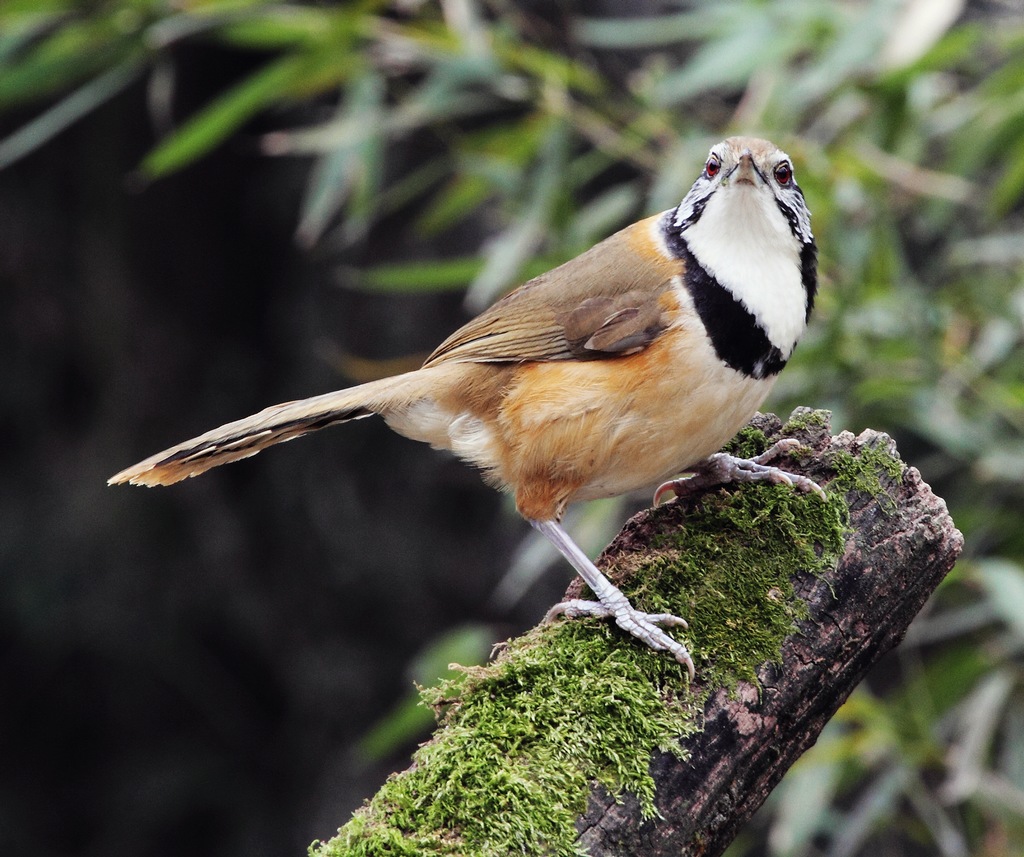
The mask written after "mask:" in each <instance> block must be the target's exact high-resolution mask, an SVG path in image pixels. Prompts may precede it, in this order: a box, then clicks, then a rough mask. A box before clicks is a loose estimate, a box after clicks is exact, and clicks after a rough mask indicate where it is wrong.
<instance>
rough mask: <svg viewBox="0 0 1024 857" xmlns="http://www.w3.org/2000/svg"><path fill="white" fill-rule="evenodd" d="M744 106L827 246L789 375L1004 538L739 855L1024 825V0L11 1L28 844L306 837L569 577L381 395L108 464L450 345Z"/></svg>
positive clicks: (608, 526)
mask: <svg viewBox="0 0 1024 857" xmlns="http://www.w3.org/2000/svg"><path fill="white" fill-rule="evenodd" d="M736 132H750V133H757V134H760V135H763V136H768V137H770V138H771V139H773V140H774V141H775V142H777V143H778V144H779V145H781V146H782V147H783V148H784V149H786V150H787V151H788V152H789V153H790V154H791V155H792V156H793V158H794V161H795V163H796V168H797V175H798V178H799V181H800V184H801V186H802V187H803V188H804V191H805V193H806V196H807V198H808V202H809V205H810V207H811V210H812V211H813V214H814V229H815V233H816V235H817V238H818V242H819V246H820V248H821V266H820V276H821V281H822V288H821V291H820V297H819V301H818V306H817V309H816V313H815V316H814V318H813V320H812V325H811V329H810V331H809V333H808V335H807V337H806V338H805V340H804V342H803V343H802V344H801V346H800V348H799V349H798V350H797V355H796V357H795V359H794V361H793V362H792V363H791V364H790V366H789V368H787V370H786V371H785V372H784V373H783V375H782V377H781V381H780V383H779V385H778V387H777V388H776V393H775V394H774V396H773V398H772V399H771V401H770V402H769V407H770V408H771V409H773V410H776V411H777V412H779V413H782V414H786V413H788V412H789V410H790V409H791V408H792V407H794V406H796V405H798V404H804V405H813V406H816V407H826V408H831V409H832V410H833V412H834V423H833V425H834V428H835V429H836V430H837V431H838V430H840V429H850V430H852V431H854V432H858V431H860V430H861V429H863V428H865V427H869V426H870V427H873V428H876V429H881V430H885V431H887V432H889V433H891V434H892V435H893V436H895V438H896V440H897V442H898V444H899V447H900V450H901V452H902V454H903V456H904V458H905V459H906V460H907V461H909V462H910V463H912V464H914V465H915V466H917V467H918V468H919V469H920V470H921V471H922V472H923V474H924V476H925V478H926V480H928V481H929V482H930V483H931V484H932V485H933V487H934V488H935V490H936V491H937V493H939V494H940V495H941V496H943V497H945V498H946V500H947V501H948V503H949V505H950V507H951V510H952V513H953V516H954V519H955V520H956V521H957V523H958V525H959V526H960V527H961V529H962V530H963V531H964V533H965V535H966V539H967V548H966V552H965V555H964V558H963V560H962V562H961V563H960V564H959V566H958V567H957V569H956V570H955V571H954V572H953V573H952V574H951V575H950V577H949V578H948V580H947V581H946V583H945V584H944V585H943V587H942V588H941V589H940V591H939V592H938V593H937V595H936V597H935V598H934V599H933V600H932V602H931V603H930V604H929V605H928V607H927V608H926V610H925V612H924V614H923V615H922V616H921V617H919V619H918V621H917V622H916V623H915V625H914V626H913V628H912V630H911V632H910V634H909V635H908V638H907V640H906V642H905V643H904V644H903V645H902V646H901V647H900V648H899V649H898V650H897V651H896V652H894V653H893V654H892V655H890V656H889V657H888V658H886V659H885V660H884V661H883V662H882V663H881V664H880V665H879V667H878V668H877V670H876V671H875V672H874V673H873V674H872V675H871V676H870V678H869V680H868V681H867V682H865V684H864V685H863V686H862V687H861V688H860V689H859V690H858V691H857V692H856V693H855V695H854V696H853V698H852V699H851V700H850V701H849V703H848V704H847V705H845V706H844V707H843V708H842V709H841V711H840V713H839V714H838V715H837V716H836V718H835V719H834V721H833V722H832V723H831V724H830V725H829V727H828V728H827V729H826V731H825V733H824V734H823V735H822V737H821V739H820V740H819V742H818V744H817V746H816V747H815V748H814V749H813V750H812V751H811V752H809V753H808V754H807V755H806V756H805V757H804V758H803V759H802V760H801V761H800V762H799V763H798V764H797V766H796V767H794V769H793V770H792V771H791V772H790V774H789V775H788V776H787V777H786V779H785V780H784V781H783V783H782V785H781V786H780V787H779V788H778V789H777V790H776V791H775V793H774V794H773V795H772V796H771V798H770V800H769V802H768V804H767V805H766V806H765V808H764V809H763V810H762V811H761V812H760V813H759V815H758V816H757V817H756V819H755V820H754V822H753V823H751V824H750V825H748V827H747V828H746V829H745V830H744V831H743V833H742V834H741V836H740V838H739V840H738V841H737V842H736V843H735V845H734V846H733V848H732V850H731V851H730V855H731V857H740V856H741V855H772V856H773V857H782V855H786V857H803V855H830V856H831V857H855V855H867V854H871V855H943V857H946V855H949V857H955V856H956V855H972V857H973V855H979V857H1014V855H1020V854H1022V853H1024V673H1022V667H1024V565H1022V563H1024V527H1022V523H1021V514H1022V512H1024V357H1022V352H1021V348H1020V346H1021V342H1022V338H1024V8H1022V4H1021V2H1020V0H858V2H854V0H848V2H840V1H839V0H835V2H816V0H781V2H774V3H767V2H757V0H722V2H710V0H708V2H671V0H664V2H653V0H651V2H647V0H635V2H631V3H628V4H626V3H616V2H611V0H592V2H579V3H569V2H567V0H566V2H556V3H553V2H542V0H442V2H423V0H390V2H384V0H362V2H358V3H356V2H352V3H327V2H320V3H299V2H295V3H284V2H258V0H109V2H104V0H95V2H90V3H78V2H72V0H5V2H4V3H3V4H2V5H0V306H2V311H0V330H2V335H0V354H2V358H3V365H4V370H3V371H2V372H0V387H2V395H0V409H2V410H0V419H2V427H3V434H4V436H5V443H4V444H3V445H2V447H0V456H2V459H0V463H2V474H3V475H2V477H0V687H2V689H3V690H2V692H0V843H2V847H3V851H4V853H6V854H27V853H33V854H38V855H97V856H98V855H104V857H118V855H127V854H131V855H133V857H149V855H152V857H160V856H161V855H181V854H191V855H223V857H233V855H242V854H245V855H252V854H267V855H288V854H301V853H303V852H304V850H305V848H306V846H307V845H308V843H309V842H310V841H311V840H313V839H316V838H323V839H326V838H328V837H329V836H331V835H332V834H333V833H334V832H335V830H336V828H337V827H338V826H339V825H340V824H342V823H344V822H345V821H346V820H347V818H348V816H349V813H350V812H351V811H352V810H353V809H354V808H355V807H356V806H358V805H359V804H360V803H361V801H362V800H363V799H364V798H366V797H368V796H369V795H371V794H372V793H373V792H374V791H375V790H376V788H377V787H378V785H379V784H380V783H381V782H382V780H383V778H384V777H385V776H386V775H387V774H388V773H389V772H390V771H393V770H397V769H400V768H402V767H404V766H405V764H406V759H407V756H408V753H409V751H410V749H411V748H412V747H414V746H415V744H416V742H418V741H420V740H423V739H424V738H425V736H426V735H427V734H428V732H429V727H430V724H431V722H432V720H431V716H430V714H429V713H428V712H427V711H425V710H424V709H422V708H417V706H416V698H417V697H416V692H415V682H420V683H430V682H432V681H433V680H435V679H436V678H437V677H438V676H439V675H441V674H443V672H444V670H445V668H446V665H447V664H448V663H449V662H450V661H460V662H462V663H472V662H480V661H481V660H483V659H485V658H486V657H487V655H488V652H489V650H490V646H491V644H492V643H494V642H496V641H499V640H502V639H505V638H506V637H508V636H509V635H512V634H515V633H517V632H518V631H519V630H521V629H523V628H525V627H527V626H529V625H531V624H533V623H534V622H536V621H537V620H538V619H539V618H540V616H541V615H542V614H543V612H544V610H545V609H546V607H547V606H548V605H550V604H551V603H552V602H553V601H554V600H556V599H557V598H558V597H559V595H560V594H561V592H562V591H563V590H564V588H565V586H566V584H567V583H568V581H569V579H570V572H569V569H568V568H567V567H566V566H565V565H564V564H563V563H561V562H558V561H556V560H555V558H554V557H553V556H552V553H551V552H550V551H549V550H548V549H547V548H546V547H545V546H544V545H541V544H538V543H537V542H536V541H535V540H533V539H532V537H531V536H530V534H529V533H528V532H527V529H528V528H527V527H526V526H525V524H523V522H522V521H520V520H518V519H517V517H516V516H515V514H514V511H513V509H512V506H511V504H510V503H509V502H508V501H507V499H505V498H503V497H501V496H499V495H498V494H496V493H495V492H493V491H491V490H490V489H487V488H486V487H484V486H483V484H482V483H481V482H480V480H479V478H478V477H477V475H476V474H475V473H474V472H473V471H472V470H470V469H469V468H468V467H466V466H463V465H462V464H460V463H459V462H457V461H455V460H454V459H452V458H451V457H450V456H447V455H444V454H440V453H437V452H433V451H431V450H429V449H427V448H426V447H423V446H421V445H418V444H415V443H413V442H411V441H408V440H405V439H403V438H400V437H397V436H395V435H393V434H391V433H390V432H389V431H388V430H387V429H386V427H385V426H384V425H383V424H382V423H380V422H379V421H375V420H364V421H360V422H358V423H354V424H351V425H348V426H346V427H343V428H339V429H332V430H330V431H326V432H322V433H318V434H316V435H314V436H312V437H309V438H306V439H304V440H302V441H301V442H300V443H297V444H288V445H286V446H284V447H280V448H276V449H274V450H273V451H271V452H269V453H266V454H264V455H261V456H259V457H258V458H256V459H253V460H250V461H246V462H243V463H240V464H235V465H232V466H231V467H228V468H223V469H219V470H216V471H213V472H211V473H210V474H208V475H207V476H204V477H203V478H202V479H200V480H196V481H194V482H189V483H187V484H182V485H178V486H175V487H173V488H170V489H159V490H142V489H127V488H118V489H108V488H107V487H106V486H105V484H104V483H105V480H106V478H107V477H108V476H109V475H111V474H112V473H114V472H115V471H117V470H119V469H121V468H122V467H124V466H126V465H128V464H131V463H132V462H134V461H136V460H138V459H140V458H142V457H144V456H146V455H149V454H150V453H152V452H155V451H157V450H159V449H161V448H163V447H165V446H168V445H170V444H172V443H175V442H178V441H180V440H183V439H185V438H187V437H190V436H192V435H194V434H196V433H198V432H201V431H204V430H206V429H209V428H212V427H214V426H216V425H219V424H220V423H222V422H225V421H228V420H231V419H235V418H238V417H241V416H244V415H247V414H249V413H250V412H252V411H255V410H258V409H259V408H262V407H264V406H265V405H268V404H272V403H274V402H278V401H282V400H286V399H292V398H298V397H303V396H307V395H312V394H316V393H320V392H325V391H327V390H330V389H334V388H337V387H340V386H345V385H348V384H350V383H353V382H356V381H360V380H366V379H368V378H371V377H378V376H381V375H385V374H390V373H393V372H395V371H399V370H401V369H405V368H411V367H413V366H415V365H417V364H418V362H419V361H421V360H422V359H423V357H424V356H425V355H426V354H427V353H428V352H429V351H430V350H431V349H432V347H433V346H434V345H435V344H437V342H439V341H440V340H441V339H442V338H443V337H444V336H445V335H446V334H447V333H448V332H450V331H451V330H452V329H453V328H455V327H456V326H457V325H458V324H460V323H461V322H462V321H464V320H465V319H467V318H468V317H469V316H470V315H472V314H474V313H475V312H477V311H479V310H480V309H481V308H483V307H484V306H486V305H487V304H488V303H490V302H491V301H492V300H494V299H495V297H496V296H498V295H499V294H501V293H502V292H503V291H504V290H505V289H507V288H508V287H510V286H512V285H515V284H517V283H519V282H521V281H522V280H524V279H525V278H527V277H528V276H531V275H533V274H536V273H539V272H540V271H543V270H545V269H547V268H549V267H551V266H553V265H554V264H556V263H558V262H561V261H564V260H565V259H568V258H571V257H572V256H574V255H576V254H577V253H579V252H580V251H582V250H584V249H585V248H587V247H588V246H590V245H591V244H593V243H594V242H596V241H597V240H599V239H601V238H603V237H604V236H606V235H607V234H609V233H610V232H612V231H614V230H615V229H617V228H619V227H620V226H623V225H625V224H627V223H629V222H631V221H633V220H636V219H638V218H639V217H641V216H644V215H646V214H649V213H653V212H657V211H660V210H663V209H665V208H669V207H671V206H673V205H675V204H676V203H677V202H678V201H679V199H680V198H681V196H682V194H683V193H685V191H686V190H687V189H688V188H689V186H690V184H691V183H692V181H693V179H694V178H695V177H696V175H697V174H698V172H699V170H700V169H701V166H702V164H703V161H704V158H705V157H706V152H707V149H708V148H709V146H710V145H712V144H713V143H714V142H716V141H717V140H719V139H720V138H722V137H723V136H726V135H727V134H729V133H736ZM647 499H648V498H646V497H639V498H626V499H624V500H621V501H614V502H612V501H609V502H605V503H598V504H590V505H589V506H587V507H586V508H581V509H578V510H574V513H573V517H572V518H571V519H570V521H569V524H568V526H569V529H570V531H571V532H573V533H575V534H577V535H578V536H579V538H580V541H581V542H582V543H583V545H584V547H585V548H586V549H587V550H588V551H590V552H591V553H592V554H594V553H596V552H597V551H598V550H599V549H600V547H601V546H602V545H603V544H604V543H605V542H606V541H607V540H608V539H609V538H610V537H611V535H612V534H613V533H614V532H615V530H616V529H617V527H618V526H620V525H621V523H622V521H623V520H624V519H625V517H626V516H627V515H628V514H629V513H630V512H631V511H633V510H635V509H637V508H640V506H641V505H643V504H644V503H645V502H646V501H647Z"/></svg>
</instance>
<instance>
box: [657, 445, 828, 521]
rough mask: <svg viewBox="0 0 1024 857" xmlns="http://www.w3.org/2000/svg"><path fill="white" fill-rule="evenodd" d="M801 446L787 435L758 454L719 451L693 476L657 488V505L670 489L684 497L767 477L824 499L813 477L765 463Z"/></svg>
mask: <svg viewBox="0 0 1024 857" xmlns="http://www.w3.org/2000/svg"><path fill="white" fill-rule="evenodd" d="M798 446H800V441H798V440H796V439H795V438H791V437H789V438H783V439H782V440H780V441H778V442H777V443H775V444H773V445H772V446H770V447H769V448H768V449H766V450H765V451H764V452H762V453H761V454H760V455H757V456H754V458H736V457H735V456H732V455H729V454H728V453H725V452H717V453H715V454H714V455H712V456H710V457H709V458H707V459H706V460H704V461H702V462H701V463H700V464H699V465H697V467H696V468H694V472H693V475H692V476H687V477H686V478H684V479H674V480H672V481H670V482H666V483H664V484H663V485H659V486H658V489H657V490H656V491H655V492H654V505H655V506H657V505H658V502H659V501H660V500H661V499H662V497H663V496H664V495H665V494H667V493H668V492H669V491H671V492H672V493H673V494H675V495H676V497H682V496H684V495H686V494H692V493H694V492H696V491H700V490H703V489H704V488H709V487H711V486H714V485H725V484H726V483H729V482H764V481H767V482H773V483H775V484H776V485H791V486H793V487H794V488H797V489H799V490H800V491H806V492H812V491H813V492H814V493H815V494H817V495H818V496H819V497H820V498H821V499H822V500H824V499H826V497H825V492H824V491H823V490H822V488H821V486H820V485H818V483H817V482H815V481H814V480H813V479H808V478H807V477H806V476H801V475H800V474H799V473H790V472H789V471H787V470H782V469H780V468H778V467H772V466H771V465H769V464H766V463H765V462H768V461H771V460H772V459H773V458H777V457H778V456H779V455H782V454H784V453H786V452H789V451H790V450H792V449H795V448H797V447H798Z"/></svg>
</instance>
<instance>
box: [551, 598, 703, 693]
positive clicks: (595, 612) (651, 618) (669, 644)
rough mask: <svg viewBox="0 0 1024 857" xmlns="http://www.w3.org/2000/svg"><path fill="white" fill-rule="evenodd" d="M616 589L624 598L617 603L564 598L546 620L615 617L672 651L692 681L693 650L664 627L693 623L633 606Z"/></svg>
mask: <svg viewBox="0 0 1024 857" xmlns="http://www.w3.org/2000/svg"><path fill="white" fill-rule="evenodd" d="M616 593H617V594H618V595H619V596H621V600H620V599H619V598H615V599H613V600H614V601H615V603H614V605H608V604H605V603H604V602H601V601H583V600H580V599H578V598H577V599H572V600H570V601H562V602H561V603H559V604H556V605H555V606H554V607H552V608H551V609H550V610H548V612H547V614H546V615H545V616H544V621H545V622H551V621H553V620H555V619H556V618H558V617H559V616H564V617H566V618H567V619H579V618H581V617H587V616H589V617H594V618H598V619H614V620H615V624H616V625H618V626H619V627H620V628H622V630H623V631H626V632H628V633H630V634H632V635H633V636H634V637H636V638H637V639H638V640H640V641H641V642H643V643H646V644H647V645H648V646H650V647H651V648H652V649H654V650H656V651H659V652H668V653H669V654H671V655H672V656H673V657H674V658H675V659H676V660H677V661H679V663H681V664H683V665H684V666H685V667H686V669H687V671H688V672H689V674H690V679H691V681H692V680H693V678H694V676H695V675H696V671H695V669H694V666H693V658H691V657H690V652H689V651H688V650H687V648H686V646H684V645H683V644H682V643H680V642H679V641H678V640H674V639H673V638H672V637H670V636H669V635H668V634H666V633H665V632H664V631H663V630H662V628H686V627H689V626H688V625H687V624H686V620H685V619H680V618H679V617H678V616H673V615H672V614H671V613H644V612H643V611H641V610H637V609H636V608H635V607H633V605H631V604H630V603H629V601H628V600H626V598H625V596H622V594H621V593H619V592H618V590H616Z"/></svg>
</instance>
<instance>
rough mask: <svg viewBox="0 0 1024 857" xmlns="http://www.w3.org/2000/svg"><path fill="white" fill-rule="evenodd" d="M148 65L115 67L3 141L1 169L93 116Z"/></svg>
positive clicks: (132, 63)
mask: <svg viewBox="0 0 1024 857" xmlns="http://www.w3.org/2000/svg"><path fill="white" fill-rule="evenodd" d="M144 65H145V61H144V60H143V59H142V58H141V57H136V58H133V59H130V60H128V61H126V62H124V63H121V64H120V65H117V66H114V68H112V69H110V70H109V71H107V72H105V73H103V74H101V75H100V76H99V77H96V78H94V79H93V80H91V81H89V82H88V83H87V84H85V85H84V86H82V87H81V88H79V89H77V90H75V91H74V92H73V93H71V95H69V96H67V97H66V98H64V99H62V100H61V101H59V102H57V104H55V105H54V106H53V107H51V108H50V109H49V110H47V111H45V112H44V113H42V114H41V115H39V116H37V117H36V118H35V119H33V120H32V121H30V122H29V123H28V124H26V125H23V126H22V127H21V128H19V129H18V130H17V131H15V132H14V133H13V134H11V135H10V136H8V137H5V138H4V139H2V140H0V169H3V168H5V167H8V166H10V165H11V164H12V163H14V162H15V161H17V160H18V159H20V158H23V157H25V155H27V154H29V153H30V152H32V151H34V150H35V149H38V148H39V147H40V146H41V145H43V144H44V143H46V142H47V141H48V140H51V139H52V138H53V137H55V136H56V135H57V134H59V133H60V132H61V131H63V130H64V129H65V128H67V127H68V126H69V125H71V124H73V123H74V122H76V121H78V120H79V119H81V118H82V117H83V116H85V115H86V114H87V113H91V112H92V111H93V110H95V109H96V108H97V107H98V106H99V105H100V104H103V103H104V102H105V101H107V100H108V99H109V98H111V97H112V96H114V95H115V94H117V93H118V92H120V91H121V90H122V89H124V88H125V87H126V86H128V85H129V84H130V83H131V82H132V81H134V80H135V79H136V78H137V77H138V76H139V74H140V73H141V72H142V69H143V67H144Z"/></svg>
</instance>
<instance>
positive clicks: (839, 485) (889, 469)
mask: <svg viewBox="0 0 1024 857" xmlns="http://www.w3.org/2000/svg"><path fill="white" fill-rule="evenodd" d="M828 465H829V467H831V468H832V469H833V470H835V472H836V477H835V479H833V480H832V482H831V484H830V487H831V488H832V489H833V490H839V491H843V492H846V491H855V492H858V493H863V494H867V495H868V496H870V497H873V498H875V500H877V501H878V503H879V507H880V508H881V509H882V510H883V511H884V512H887V513H891V512H892V511H894V510H895V508H896V501H895V500H893V498H892V497H891V496H890V495H889V492H888V490H886V487H885V484H884V482H883V479H884V478H885V477H888V478H889V480H890V481H892V482H895V483H898V482H900V480H902V478H903V473H904V471H905V469H906V465H905V464H904V463H903V462H902V461H900V460H899V459H898V458H894V457H893V455H892V454H891V453H890V452H889V450H888V449H886V448H885V446H884V445H883V444H881V443H877V444H875V445H873V446H867V447H864V448H863V449H861V450H860V451H859V454H858V455H857V456H856V457H854V456H853V455H851V454H850V453H848V452H845V451H837V452H834V453H832V455H831V456H830V457H829V460H828Z"/></svg>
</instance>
